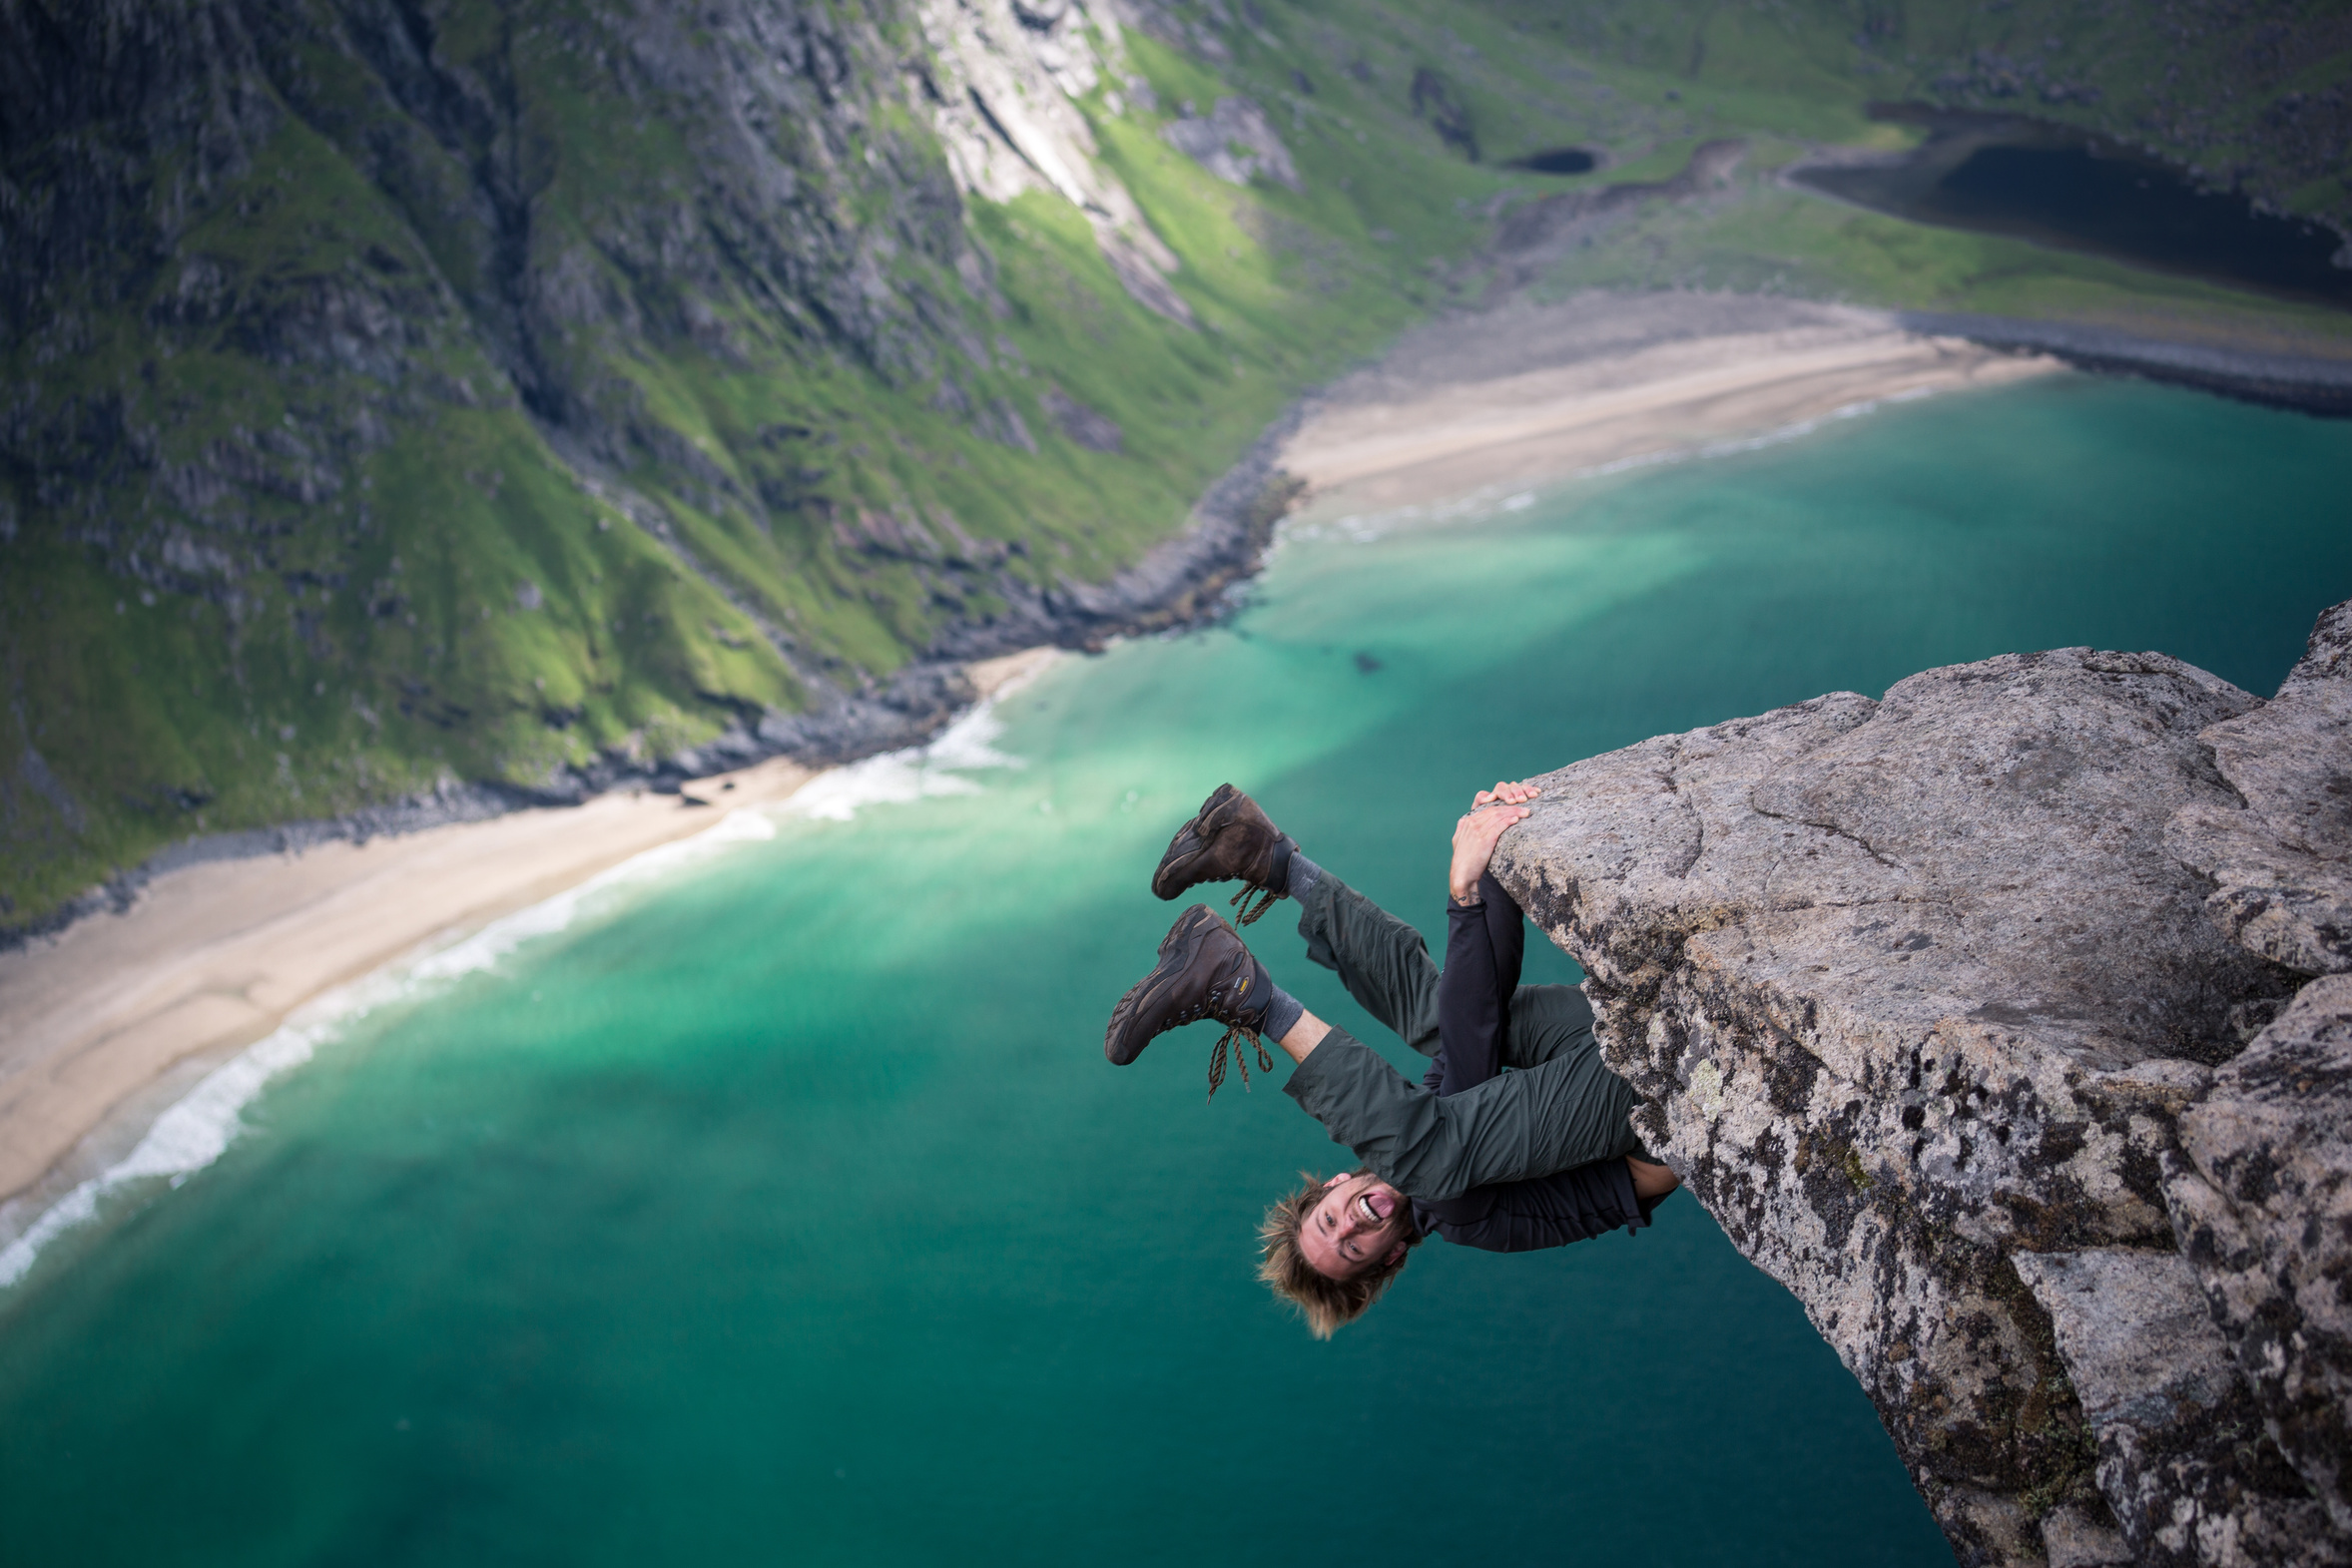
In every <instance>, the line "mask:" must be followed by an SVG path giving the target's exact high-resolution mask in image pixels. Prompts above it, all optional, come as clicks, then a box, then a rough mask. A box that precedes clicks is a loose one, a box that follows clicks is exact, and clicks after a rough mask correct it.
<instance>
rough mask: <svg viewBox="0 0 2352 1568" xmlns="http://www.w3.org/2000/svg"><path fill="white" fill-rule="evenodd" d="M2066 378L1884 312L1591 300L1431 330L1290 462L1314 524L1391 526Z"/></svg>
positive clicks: (1716, 301)
mask: <svg viewBox="0 0 2352 1568" xmlns="http://www.w3.org/2000/svg"><path fill="white" fill-rule="evenodd" d="M2061 368H2063V366H2061V365H2060V364H2059V362H2058V361H2057V360H2055V359H2051V358H2046V357H2042V356H2039V355H2016V354H2005V353H2000V352H1997V351H1994V350H1991V349H1986V348H1980V347H1978V346H1976V345H1975V344H1973V343H1969V342H1966V341H1963V340H1961V339H1958V338H1943V337H1923V336H1919V335H1916V334H1914V333H1910V332H1906V331H1903V330H1900V329H1899V328H1897V327H1896V326H1895V325H1894V324H1893V322H1892V319H1891V318H1890V317H1888V316H1886V315H1884V314H1882V313H1880V312H1876V311H1866V310H1856V309H1847V308H1843V307H1839V306H1830V305H1812V304H1800V303H1797V302H1795V301H1787V300H1775V299H1760V298H1743V297H1740V296H1723V295H1673V294H1666V295H1657V294H1651V295H1631V296H1623V295H1605V294H1596V295H1584V296H1581V297H1579V298H1576V299H1571V300H1567V301H1564V302H1562V303H1559V304H1555V305H1529V304H1525V303H1519V304H1514V305H1512V306H1509V307H1506V308H1504V309H1501V310H1496V311H1493V312H1490V313H1488V314H1486V315H1482V316H1472V317H1468V318H1464V319H1458V320H1454V321H1448V322H1441V323H1437V324H1435V325H1432V326H1428V327H1424V328H1422V329H1420V330H1419V331H1418V332H1416V333H1414V334H1413V335H1412V336H1410V337H1408V338H1407V339H1406V340H1405V342H1403V343H1401V344H1400V345H1399V347H1398V349H1397V351H1396V352H1394V353H1393V354H1391V355H1390V356H1389V357H1388V359H1386V360H1385V361H1384V362H1383V363H1382V364H1381V365H1380V366H1379V367H1377V368H1375V369H1373V370H1368V371H1365V372H1362V373H1360V374H1358V375H1355V376H1352V377H1350V378H1348V379H1347V380H1345V381H1342V382H1340V383H1339V384H1337V385H1335V386H1334V387H1333V388H1332V389H1331V390H1330V391H1329V392H1328V393H1326V394H1325V396H1324V397H1323V398H1322V399H1321V401H1320V403H1319V405H1318V406H1317V407H1315V408H1314V409H1313V410H1312V411H1311V412H1310V413H1309V415H1308V417H1307V419H1306V420H1305V421H1304V422H1303V423H1302V424H1301V425H1300V427H1299V430H1298V432H1297V434H1296V435H1294V436H1293V437H1292V438H1291V441H1290V443H1289V444H1288V446H1287V447H1286V448H1285V449H1284V452H1283V455H1282V459H1281V461H1282V465H1283V467H1285V468H1286V469H1288V470H1289V471H1290V472H1291V473H1293V474H1295V475H1297V476H1298V477H1299V478H1301V479H1304V480H1306V481H1307V483H1308V486H1309V504H1310V505H1311V506H1313V507H1314V509H1315V511H1316V512H1318V513H1324V514H1328V513H1329V512H1331V511H1335V510H1338V511H1357V512H1378V511H1390V510H1394V509H1398V508H1402V507H1408V506H1416V505H1421V504H1424V503H1428V502H1432V501H1439V500H1448V499H1454V498H1458V497H1462V496H1466V495H1470V494H1472V493H1479V492H1483V493H1496V494H1498V493H1501V492H1503V491H1507V490H1516V489H1524V488H1526V487H1528V486H1532V485H1539V484H1543V483H1546V482H1550V481H1556V480H1560V479H1565V478H1568V477H1571V476H1573V475H1576V474H1579V473H1589V472H1591V471H1593V470H1595V469H1601V468H1607V467H1612V466H1615V465H1619V464H1627V463H1633V462H1639V461H1641V460H1643V459H1645V458H1655V457H1662V456H1665V455H1668V454H1672V453H1675V452H1681V451H1691V450H1701V449H1704V448H1706V447H1708V446H1711V445H1715V444H1717V443H1721V442H1726V441H1735V440H1739V439H1742V438H1747V437H1752V436H1755V435H1758V434H1761V433H1765V432H1770V431H1774V430H1780V429H1787V428H1790V427H1793V426H1801V425H1804V424H1806V423H1808V422H1810V421H1813V420H1817V419H1820V418H1823V417H1825V416H1827V415H1831V414H1834V413H1837V412H1839V411H1841V410H1844V409H1848V408H1852V407H1855V406H1857V405H1860V404H1867V403H1871V402H1875V401H1882V400H1885V399H1888V398H1893V397H1903V396H1917V395H1921V394H1924V393H1930V392H1945V391H1957V390H1961V389H1964V388H1968V387H1979V386H1990V385H1996V384H1999V383H2002V382H2007V381H2014V380H2018V379H2021V378H2023V377H2027V376H2035V375H2042V374H2046V373H2048V372H2050V371H2052V370H2057V369H2061Z"/></svg>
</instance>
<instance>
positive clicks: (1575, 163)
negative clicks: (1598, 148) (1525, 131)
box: [1502, 147, 1600, 175]
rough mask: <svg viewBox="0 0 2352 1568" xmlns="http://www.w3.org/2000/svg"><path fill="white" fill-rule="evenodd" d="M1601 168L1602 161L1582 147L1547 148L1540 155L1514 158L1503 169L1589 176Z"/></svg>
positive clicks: (1544, 173)
mask: <svg viewBox="0 0 2352 1568" xmlns="http://www.w3.org/2000/svg"><path fill="white" fill-rule="evenodd" d="M1599 166H1600V160H1599V159H1597V158H1595V157H1594V156H1593V155H1592V154H1590V153H1588V152H1586V151H1585V150H1584V149H1583V148H1581V147H1547V148H1545V149H1544V150H1543V151H1542V152H1540V153H1529V154H1528V155H1527V156H1526V157H1524V158H1514V159H1512V160H1510V162H1508V163H1506V164H1504V165H1503V166H1502V167H1503V168H1505V169H1524V170H1527V171H1528V172H1530V173H1532V174H1539V175H1588V174H1590V173H1592V171H1593V170H1594V169H1596V168H1598V167H1599Z"/></svg>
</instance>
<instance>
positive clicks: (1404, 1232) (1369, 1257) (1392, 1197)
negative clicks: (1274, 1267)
mask: <svg viewBox="0 0 2352 1568" xmlns="http://www.w3.org/2000/svg"><path fill="white" fill-rule="evenodd" d="M1412 1235H1413V1213H1412V1210H1411V1208H1410V1207H1409V1206H1408V1205H1407V1204H1406V1202H1405V1195H1404V1194H1403V1193H1400V1192H1398V1191H1397V1189H1395V1188H1394V1187H1391V1186H1390V1185H1389V1184H1388V1183H1386V1182H1384V1181H1382V1180H1381V1179H1380V1178H1379V1177H1377V1176H1370V1175H1365V1174H1362V1173H1359V1174H1357V1175H1354V1176H1335V1177H1333V1178H1332V1179H1331V1180H1330V1181H1329V1182H1326V1183H1325V1184H1324V1188H1323V1197H1322V1199H1321V1200H1320V1201H1319V1202H1318V1203H1317V1204H1316V1205H1315V1207H1314V1208H1313V1209H1312V1210H1310V1211H1309V1212H1308V1215H1307V1219H1306V1223H1305V1224H1304V1225H1302V1226H1300V1227H1299V1251H1300V1252H1301V1253H1303V1254H1305V1255H1306V1259H1307V1263H1308V1265H1309V1266H1310V1267H1312V1268H1313V1269H1314V1271H1315V1272H1316V1273H1317V1274H1320V1275H1322V1276H1324V1277H1325V1278H1326V1279H1331V1280H1346V1279H1349V1278H1352V1277H1353V1276H1356V1275H1359V1274H1362V1273H1363V1272H1364V1271H1365V1270H1367V1269H1370V1268H1372V1267H1373V1266H1375V1265H1376V1264H1379V1263H1381V1262H1382V1261H1383V1260H1385V1259H1389V1258H1395V1257H1400V1256H1402V1255H1403V1254H1404V1252H1405V1248H1406V1246H1407V1243H1408V1239H1409V1238H1410V1237H1411V1236H1412Z"/></svg>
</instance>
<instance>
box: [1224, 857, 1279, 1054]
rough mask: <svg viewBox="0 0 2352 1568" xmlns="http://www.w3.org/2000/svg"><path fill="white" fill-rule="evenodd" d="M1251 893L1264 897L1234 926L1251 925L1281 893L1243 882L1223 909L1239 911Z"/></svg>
mask: <svg viewBox="0 0 2352 1568" xmlns="http://www.w3.org/2000/svg"><path fill="white" fill-rule="evenodd" d="M1252 893H1264V894H1265V895H1266V896H1265V897H1263V898H1261V899H1259V900H1258V906H1257V907H1256V908H1255V909H1242V912H1241V914H1240V916H1239V917H1238V918H1236V919H1235V920H1234V922H1233V923H1234V924H1235V925H1249V924H1251V923H1252V922H1254V921H1255V920H1256V919H1257V918H1258V916H1260V915H1262V914H1264V913H1265V912H1266V911H1267V910H1269V909H1271V908H1273V907H1274V900H1275V899H1277V898H1280V897H1281V896H1282V894H1281V893H1279V892H1276V891H1275V890H1274V889H1273V888H1271V887H1260V886H1259V885H1258V884H1257V883H1256V882H1244V883H1242V888H1241V891H1240V892H1238V893H1235V894H1234V895H1233V897H1232V898H1231V899H1229V900H1227V902H1226V905H1225V907H1227V908H1228V909H1241V906H1242V901H1243V900H1244V899H1246V898H1248V897H1249V896H1250V894H1252ZM1266 1070H1267V1071H1269V1072H1271V1071H1272V1070H1273V1069H1272V1067H1271V1065H1270V1066H1269V1067H1268V1068H1267V1069H1266Z"/></svg>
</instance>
